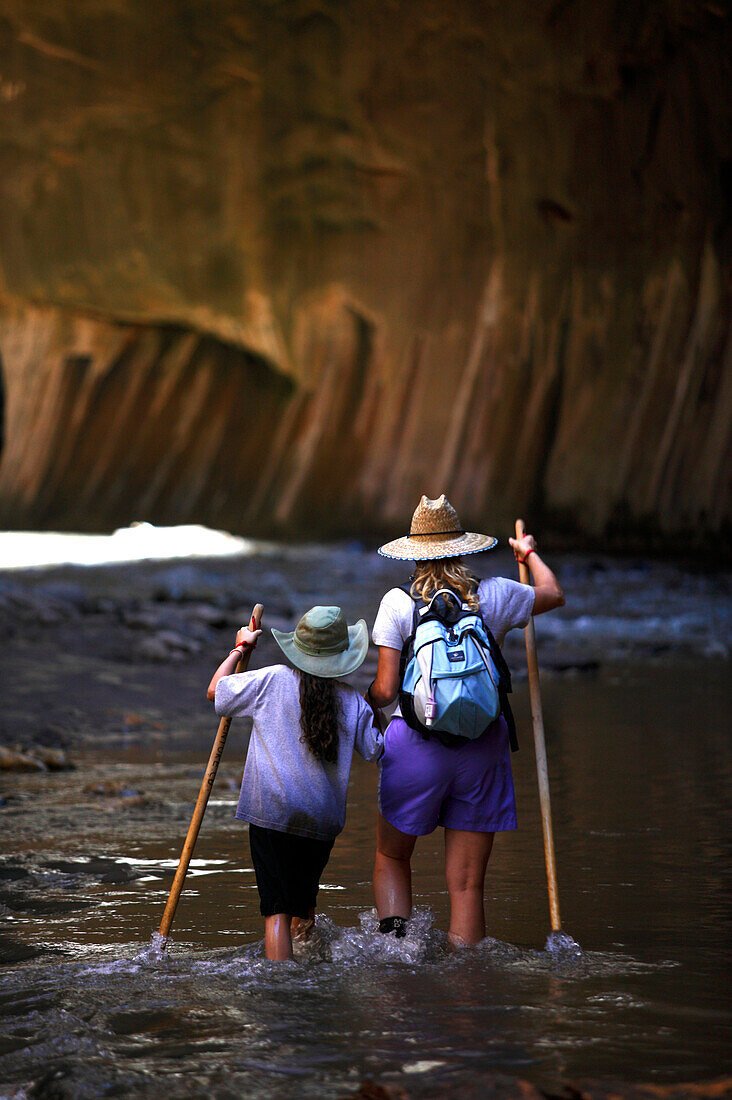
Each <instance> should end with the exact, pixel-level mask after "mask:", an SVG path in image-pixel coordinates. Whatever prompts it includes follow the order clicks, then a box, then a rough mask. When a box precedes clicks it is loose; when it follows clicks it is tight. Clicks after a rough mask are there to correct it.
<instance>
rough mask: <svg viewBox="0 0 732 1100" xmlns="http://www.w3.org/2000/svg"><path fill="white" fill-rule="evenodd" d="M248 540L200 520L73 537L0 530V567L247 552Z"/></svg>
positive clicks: (250, 548) (250, 543)
mask: <svg viewBox="0 0 732 1100" xmlns="http://www.w3.org/2000/svg"><path fill="white" fill-rule="evenodd" d="M257 545H258V544H257V543H255V542H254V541H253V540H251V539H242V538H236V537H235V536H234V535H229V534H228V533H227V532H226V531H212V530H211V529H210V528H208V527H201V526H200V525H199V524H193V523H192V524H185V525H182V526H179V527H154V526H153V524H151V523H133V524H132V525H131V526H130V527H120V528H119V529H118V530H117V531H115V532H114V533H113V534H111V535H75V534H66V533H61V532H56V531H5V532H3V533H1V534H0V569H28V568H33V567H37V566H44V565H105V564H108V563H110V562H130V561H144V560H146V559H147V560H164V559H166V558H194V557H227V556H231V555H233V554H252V553H253V552H254V551H255V549H256V547H257Z"/></svg>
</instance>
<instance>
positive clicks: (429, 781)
mask: <svg viewBox="0 0 732 1100" xmlns="http://www.w3.org/2000/svg"><path fill="white" fill-rule="evenodd" d="M497 541H498V540H497V539H495V538H494V537H493V536H492V535H481V534H478V533H477V532H467V531H464V530H463V528H462V525H461V523H460V520H459V519H458V516H457V513H456V511H455V509H454V508H453V507H452V505H451V504H450V503H449V501H448V500H446V499H445V497H444V495H443V496H441V497H439V498H438V499H437V500H429V499H428V498H427V497H422V500H421V501H420V504H419V506H418V507H417V509H416V511H415V513H414V515H413V517H412V525H411V529H410V533H409V535H408V536H405V537H404V538H401V539H395V540H394V541H393V542H390V543H387V544H386V545H385V546H382V547H381V548H380V550H379V553H380V554H383V555H384V556H385V557H390V558H399V559H404V560H410V559H411V560H413V561H414V562H415V570H414V574H413V577H412V578H411V579H412V585H411V596H412V597H414V598H415V599H421V600H425V601H429V599H430V598H431V596H433V595H434V594H435V592H437V591H438V590H439V589H440V588H450V589H452V590H453V592H455V593H456V594H457V595H458V596H459V597H460V599H461V600H462V602H463V604H465V605H467V606H468V607H470V608H471V609H473V610H474V611H477V612H478V613H479V614H480V615H481V617H482V618H483V621H484V623H485V624H486V626H487V627H488V628H489V629H490V630H491V632H492V633H493V635H494V637H495V639H496V641H497V642H498V644H499V645H502V644H503V639H504V637H505V635H506V633H507V631H509V630H511V629H513V628H514V627H518V626H521V627H523V626H526V624H527V622H528V621H529V616H531V615H539V614H541V613H542V612H544V611H551V610H552V609H553V608H555V607H561V606H562V604H563V603H564V596H563V594H562V590H561V588H560V587H559V584H558V582H557V579H556V577H555V576H554V574H553V573H552V571H551V569H550V568H549V566H548V565H545V563H544V562H543V561H542V560H541V558H540V557H539V554H538V553H537V550H536V542H535V540H534V538H533V537H532V536H531V535H526V536H525V537H524V538H523V539H521V540H516V539H509V542H510V544H511V546H512V547H513V551H514V554H515V555H516V557H517V558H520V559H521V560H522V561H526V562H527V564H528V566H529V568H530V569H531V573H532V576H533V580H534V585H533V586H530V585H524V584H519V583H518V582H517V581H512V580H506V579H504V578H503V577H494V578H489V579H488V580H480V579H479V578H478V577H476V576H475V574H474V573H472V572H471V571H470V570H469V569H467V568H466V567H465V565H463V563H462V560H461V558H462V556H463V555H465V554H477V553H479V552H480V551H482V550H490V549H491V548H492V547H493V546H495V545H496V543H497ZM413 614H414V602H413V599H412V598H410V595H408V594H407V593H406V592H405V591H404V590H403V589H400V588H393V589H391V591H390V592H387V593H386V595H385V596H384V598H383V600H382V601H381V606H380V608H379V613H378V615H377V617H376V622H375V623H374V630H373V640H374V642H375V643H376V645H377V646H378V647H379V664H378V668H377V673H376V679H375V680H374V682H373V683H372V684H371V686H370V688H369V689H368V691H367V692H366V699H367V700H368V701H369V702H370V703H371V704H372V705H373V706H375V707H384V706H387V705H388V704H389V703H390V702H392V701H393V700H394V699H395V698H396V696H397V692H398V691H399V657H400V651H401V648H402V645H403V643H404V641H405V640H406V639H407V638H408V637H409V635H410V634H411V633H412V622H413ZM384 743H385V750H384V756H383V761H382V765H381V779H380V783H379V819H378V826H377V850H376V862H375V866H374V893H375V895H376V905H377V909H378V912H379V917H380V918H381V923H380V931H382V932H385V933H390V932H391V933H393V934H394V935H396V936H403V935H405V924H406V918H408V917H409V916H410V914H411V909H412V878H411V867H410V859H411V855H412V851H413V850H414V844H415V841H416V839H417V837H418V836H424V835H426V834H427V833H431V832H433V831H434V829H435V828H436V827H437V826H438V825H442V826H443V827H444V830H445V876H446V879H447V889H448V893H449V895H450V931H449V938H450V941H451V943H452V944H453V945H454V946H456V947H457V946H463V945H465V944H474V943H477V942H478V941H479V940H481V939H482V938H483V937H484V936H485V913H484V911H483V886H484V882H485V873H486V867H487V864H488V857H489V856H490V853H491V848H492V846H493V837H494V834H495V833H496V832H497V831H499V830H504V829H515V828H516V805H515V801H514V791H513V778H512V775H511V761H510V755H511V754H510V747H509V733H508V727H507V725H506V722H505V720H504V718H503V716H500V717H499V718H497V719H496V721H495V722H493V723H492V725H490V726H489V727H488V729H487V730H486V731H485V732H484V733H483V734H482V735H481V736H480V737H479V738H477V740H475V741H465V742H463V743H460V744H457V745H450V746H447V745H444V744H442V742H441V741H439V740H438V739H437V738H435V737H426V736H423V735H422V734H421V733H418V732H417V731H416V730H412V729H410V728H409V726H408V725H407V724H406V722H405V721H404V719H403V718H402V717H401V714H400V711H399V709H398V708H397V710H396V711H395V713H394V716H393V718H392V721H391V723H390V725H389V727H388V729H387V730H386V733H385V735H384Z"/></svg>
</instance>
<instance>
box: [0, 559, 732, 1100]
mask: <svg viewBox="0 0 732 1100" xmlns="http://www.w3.org/2000/svg"><path fill="white" fill-rule="evenodd" d="M309 553H311V555H313V560H315V558H317V559H318V561H319V563H320V568H321V569H322V563H323V560H324V559H325V560H326V561H327V562H328V563H329V576H330V577H331V578H332V579H333V583H334V584H338V585H340V586H342V590H343V592H344V601H343V602H344V603H347V601H350V603H351V605H352V606H351V608H349V612H350V613H353V612H354V611H356V610H358V612H359V613H364V614H366V615H367V616H368V617H370V618H373V613H374V611H375V605H376V601H377V599H378V593H379V592H380V591H382V590H383V588H384V585H385V583H386V582H387V581H389V580H390V578H391V574H390V573H389V571H388V570H389V568H391V567H389V566H384V565H383V564H377V566H375V567H374V566H372V564H370V563H371V561H372V559H371V558H368V559H367V558H366V557H365V556H362V555H360V554H359V552H358V551H357V550H343V549H340V550H332V551H331V550H316V549H315V548H313V549H311V550H310V551H309ZM260 564H261V568H262V570H263V572H262V577H261V578H260V579H259V582H258V585H259V586H258V589H257V591H258V592H259V591H264V590H265V588H266V584H265V580H264V577H265V576H266V577H268V578H269V579H268V581H267V582H266V583H268V584H270V586H271V589H272V591H271V593H270V594H269V596H268V597H267V594H266V592H265V603H267V599H269V604H270V605H271V606H274V605H275V592H276V590H277V585H278V584H279V586H280V591H281V590H282V589H283V588H284V587H286V588H287V591H288V593H289V598H291V600H292V601H293V603H294V604H295V606H297V607H299V606H300V604H301V603H302V604H303V605H304V606H307V604H308V595H309V592H308V591H307V590H308V588H310V587H311V586H312V587H313V588H314V587H315V585H314V583H313V579H312V572H311V570H310V568H309V565H308V561H307V560H306V561H305V564H303V560H302V558H300V559H296V558H295V557H291V558H287V556H285V557H280V558H278V559H277V561H276V562H272V561H267V562H266V563H260ZM504 564H506V563H504ZM265 566H266V572H265ZM231 568H232V569H233V568H235V566H233V565H232V567H231ZM160 569H161V570H162V569H163V567H162V566H161V567H160ZM506 571H508V566H507V570H506ZM161 575H162V574H161ZM395 576H396V574H395ZM560 576H561V579H562V582H563V584H564V587H565V590H566V593H567V596H568V605H567V607H566V608H565V609H564V610H563V612H562V613H561V614H560V615H558V616H557V617H556V618H554V619H553V618H552V617H551V616H547V617H545V618H544V619H543V620H539V624H538V625H539V631H538V633H539V638H540V646H541V651H540V657H541V659H542V663H543V665H544V667H545V668H546V675H545V678H544V705H545V720H546V726H547V735H548V752H549V763H550V778H551V788H552V797H553V807H554V814H555V832H556V846H557V861H558V870H559V887H560V899H561V905H562V914H563V919H564V925H565V927H566V929H567V931H568V932H569V933H571V935H572V936H573V937H574V938H575V939H576V940H577V941H578V942H579V944H580V945H581V947H582V949H583V951H582V955H581V957H579V958H577V957H573V956H572V955H562V954H561V953H560V954H556V953H550V952H547V951H546V950H544V944H545V941H546V937H547V933H548V931H549V917H548V905H547V899H546V883H545V878H544V870H543V860H542V845H541V833H540V821H539V813H538V799H537V796H536V780H535V770H534V762H533V752H532V749H531V734H530V720H529V715H528V699H527V697H526V690H525V685H524V683H523V682H522V681H521V680H520V678H517V679H518V683H517V691H516V708H515V709H516V713H517V718H518V721H519V728H520V731H522V732H523V735H522V751H521V752H520V753H519V754H518V755H517V756H515V757H514V769H515V777H516V785H517V796H518V805H519V829H518V831H517V832H516V833H513V834H504V835H502V836H499V837H498V839H497V841H496V846H495V851H494V855H493V857H492V859H491V863H490V867H489V872H488V880H487V886H486V902H487V912H488V929H489V937H488V939H486V940H485V941H484V942H483V943H482V944H481V945H480V946H479V947H478V948H476V949H475V950H470V951H465V952H461V953H457V954H455V953H451V952H450V951H449V950H448V949H447V945H446V940H445V929H446V927H447V895H446V892H445V886H444V882H443V877H442V855H441V844H442V837H441V834H440V833H435V834H434V835H433V836H431V837H426V838H424V839H422V840H420V841H419V842H418V846H417V851H416V855H415V860H414V871H415V894H416V899H415V900H416V905H417V909H416V913H415V916H414V918H413V920H412V922H411V923H410V928H409V935H408V936H407V938H406V939H405V940H403V941H392V940H386V939H384V938H383V937H379V936H378V934H377V933H376V931H375V919H374V915H373V911H372V909H371V886H370V868H371V860H372V854H373V837H374V805H375V787H376V772H375V769H374V768H372V767H370V766H369V765H366V764H364V763H363V762H362V761H358V762H357V765H356V767H355V768H354V773H353V779H352V786H351V792H350V801H349V811H348V822H347V826H346V830H345V832H344V834H343V835H342V836H341V838H340V839H339V840H338V842H337V844H336V847H335V849H334V853H333V857H332V859H331V862H330V864H329V866H328V868H327V870H326V872H325V877H324V882H323V890H322V893H321V895H320V906H321V914H320V916H319V918H318V926H317V933H318V934H317V940H316V943H315V944H314V945H313V947H312V948H311V949H309V951H308V953H307V955H305V956H304V957H302V958H300V959H298V960H296V961H294V962H293V963H288V964H273V963H269V962H267V961H266V960H265V959H264V958H263V955H262V946H261V936H262V927H261V919H260V917H259V914H258V899H257V894H256V888H255V884H254V875H253V872H252V870H251V864H250V861H249V854H248V845H247V838H246V833H245V829H244V828H243V827H242V826H241V824H240V823H238V822H236V821H235V820H234V819H233V811H234V806H235V801H236V789H237V785H238V780H239V777H240V774H241V763H242V758H243V752H244V744H245V737H244V733H243V731H242V729H241V726H239V727H237V725H236V724H235V725H234V726H233V727H232V732H231V734H230V740H229V744H228V745H227V749H226V753H225V756H224V762H223V764H222V767H221V771H220V777H219V780H218V782H217V785H216V788H215V790H214V794H213V796H212V801H211V804H210V806H209V810H208V812H207V815H206V818H205V821H204V826H203V831H202V834H201V837H200V840H199V843H198V846H197V849H196V859H195V861H194V864H193V866H192V869H191V873H190V875H189V878H188V880H187V883H186V888H185V891H184V893H183V896H182V900H181V903H180V906H179V910H178V914H177V916H176V921H175V924H174V927H173V935H172V938H171V941H170V944H169V950H168V952H167V953H163V954H161V953H160V952H159V951H156V950H154V947H151V935H152V933H153V930H154V929H155V928H156V927H157V925H158V923H159V920H160V916H161V912H162V908H163V905H164V902H165V899H166V897H167V893H168V889H169V886H170V881H171V879H172V874H173V870H174V868H175V866H176V864H177V858H178V854H179V850H180V845H181V842H182V838H183V836H184V835H185V831H186V828H187V823H188V820H189V818H190V812H191V808H192V803H193V800H194V799H195V796H196V794H197V790H198V785H199V782H200V776H201V771H202V765H203V762H204V760H205V756H206V748H205V745H204V744H203V742H202V743H201V745H199V744H196V745H192V744H190V743H185V741H184V740H177V739H171V742H170V744H165V745H162V746H161V742H160V739H159V738H158V740H157V741H153V740H152V739H151V740H150V741H149V743H144V742H141V741H138V742H136V743H135V744H133V745H128V746H125V745H124V744H121V743H120V744H118V745H116V746H115V747H113V748H112V749H110V748H109V746H107V747H105V749H104V751H102V748H101V747H99V746H95V745H93V744H91V743H90V744H88V745H86V746H85V747H84V748H83V749H79V750H78V751H77V754H76V759H77V763H78V764H79V768H78V770H77V771H74V772H65V773H56V774H50V773H41V772H39V773H34V774H23V775H18V776H16V777H14V778H13V779H12V783H11V785H10V784H9V783H5V784H4V786H3V791H4V792H5V793H6V795H7V798H6V803H5V805H4V806H3V807H2V810H1V811H0V828H2V834H1V836H0V852H1V853H2V855H1V856H0V904H1V906H2V907H1V908H0V945H3V944H4V945H5V947H6V951H5V956H4V957H5V958H6V959H7V960H9V961H7V962H6V965H5V966H3V967H2V968H1V969H0V975H1V976H2V986H1V988H0V1085H1V1086H2V1087H1V1088H0V1095H3V1096H5V1095H8V1096H16V1097H21V1096H26V1095H27V1096H30V1095H34V1096H35V1095H39V1096H41V1095H49V1096H50V1095H52V1096H69V1097H92V1096H100V1095H134V1096H153V1095H156V1094H159V1092H160V1089H161V1087H162V1088H164V1089H165V1091H166V1093H167V1094H168V1095H169V1096H171V1097H175V1096H190V1095H210V1096H220V1097H226V1096H243V1095H246V1096H252V1097H270V1096H277V1097H280V1096H281V1097H295V1096H297V1097H305V1096H307V1097H340V1096H346V1095H348V1094H349V1093H352V1092H353V1091H354V1090H355V1088H356V1087H357V1085H358V1083H359V1082H360V1081H361V1080H362V1079H364V1078H367V1077H369V1078H374V1079H376V1080H378V1081H380V1082H382V1083H384V1084H391V1085H399V1086H400V1087H402V1088H403V1089H405V1090H406V1091H407V1093H408V1095H410V1096H415V1097H417V1096H419V1097H440V1096H444V1095H446V1094H447V1093H448V1092H452V1093H453V1094H454V1095H456V1096H466V1097H468V1096H476V1097H477V1096H482V1095H485V1094H486V1093H487V1092H488V1091H489V1089H490V1088H491V1087H492V1083H493V1082H494V1079H495V1076H496V1074H499V1075H500V1074H503V1075H508V1076H509V1077H520V1078H524V1079H528V1080H530V1081H533V1082H534V1083H536V1084H538V1085H540V1086H542V1087H545V1088H548V1089H551V1088H556V1087H557V1086H558V1085H559V1083H560V1082H562V1081H566V1080H576V1079H580V1078H585V1077H592V1078H598V1077H616V1078H618V1077H619V1078H624V1079H628V1080H656V1081H678V1080H689V1079H699V1078H703V1077H710V1076H713V1075H715V1074H719V1073H724V1072H729V1071H730V1070H731V1069H732V1065H731V1063H732V1058H731V1057H730V1054H729V1050H730V1042H729V1040H730V1011H729V1002H728V979H729V969H728V967H729V953H728V952H729V948H728V944H729V931H730V927H729V924H730V921H729V907H728V900H729V899H728V894H727V893H726V890H725V886H726V883H725V874H726V873H727V872H728V869H729V863H728V862H727V861H728V856H729V834H730V817H731V816H732V815H731V814H730V805H729V799H728V792H729V789H730V778H731V774H732V753H731V751H730V743H729V734H728V722H727V720H726V715H727V712H728V709H729V703H730V699H729V689H728V678H727V676H728V664H727V661H726V647H727V646H728V644H729V604H728V600H727V589H726V586H725V585H724V583H723V580H722V579H720V578H706V577H702V576H698V575H692V574H689V573H685V572H683V571H682V570H680V569H677V568H675V567H671V566H657V567H650V568H649V567H646V566H640V565H632V564H628V563H617V562H611V561H601V562H599V561H594V562H593V561H592V560H590V559H579V558H566V559H563V561H562V562H561V563H560ZM278 578H279V579H278ZM39 583H40V582H39ZM95 583H99V582H95ZM156 583H157V581H156ZM520 641H521V639H520V636H519V637H518V638H517V639H515V640H514V641H512V643H511V645H510V646H509V649H510V651H511V654H512V663H513V665H514V667H517V666H520V663H521V655H520ZM160 736H163V735H160ZM111 779H113V780H114V782H115V783H116V784H117V791H118V797H116V798H114V799H109V798H105V797H101V796H99V795H98V794H95V793H94V791H95V790H97V789H102V788H103V786H104V784H105V783H109V782H110V780H111ZM24 947H25V948H26V949H27V950H26V954H28V955H30V953H31V951H32V950H35V951H38V952H40V953H39V954H36V955H35V956H34V957H27V958H25V959H23V958H21V957H20V956H21V955H22V954H23V948H24ZM33 1090H35V1091H33Z"/></svg>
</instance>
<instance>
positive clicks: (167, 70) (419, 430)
mask: <svg viewBox="0 0 732 1100" xmlns="http://www.w3.org/2000/svg"><path fill="white" fill-rule="evenodd" d="M725 10H726V9H725V8H724V6H723V5H721V4H720V5H717V4H715V3H711V2H702V0H688V2H687V3H684V4H678V3H671V0H668V2H665V0H640V2H639V3H636V4H633V5H627V4H623V3H617V4H613V3H610V4H608V3H607V2H605V0H583V2H582V3H579V2H573V0H569V2H566V0H552V2H549V0H517V2H515V3H511V4H506V3H500V4H499V3H493V2H488V3H486V2H485V0H481V2H478V0H425V2H424V3H420V4H400V3H396V2H395V0H248V2H244V3H242V2H241V0H208V2H205V3H200V2H197V0H196V2H194V0H158V3H156V4H155V5H144V6H142V7H141V6H140V5H139V4H138V3H136V2H134V0H76V2H75V3H74V4H68V3H64V2H62V0H41V2H38V3H32V4H30V3H27V2H24V0H0V151H1V154H2V163H3V170H2V173H1V174H0V358H1V367H2V377H3V382H4V390H5V446H4V454H3V459H2V464H1V465H0V515H1V516H2V520H3V522H5V523H6V524H12V525H42V526H56V527H79V528H95V527H108V526H111V525H115V524H123V523H127V522H130V521H131V520H135V519H148V520H151V521H153V522H183V521H188V520H198V521H203V522H207V523H211V524H215V525H219V526H226V527H228V528H230V529H232V530H235V531H242V532H248V533H251V532H252V531H254V530H256V531H261V532H262V533H270V534H271V533H277V532H279V533H303V532H304V533H307V534H309V535H315V534H328V533H344V532H361V531H365V530H369V531H371V532H374V531H383V532H384V533H386V532H388V531H396V530H397V529H399V530H401V528H402V527H403V526H404V523H405V522H406V521H407V520H408V517H409V515H410V514H411V511H412V509H413V507H414V505H415V503H416V501H417V499H418V498H419V495H420V493H422V492H426V493H428V494H429V495H433V496H436V495H438V494H439V493H440V492H442V491H446V492H447V493H448V494H449V495H450V497H451V499H452V500H453V502H454V503H455V505H456V507H457V508H458V510H459V512H460V514H461V516H462V518H463V520H464V522H465V523H466V524H468V525H470V526H475V527H483V528H486V527H488V528H489V529H490V530H497V532H498V533H499V534H504V535H505V534H506V533H507V531H506V526H507V525H508V524H510V523H511V521H512V518H513V516H515V515H516V514H517V512H518V511H522V512H524V511H525V512H526V513H527V517H528V518H530V520H531V522H532V525H533V526H536V525H540V526H543V527H544V528H547V527H553V528H554V529H556V530H563V531H566V532H569V533H576V534H579V535H584V536H588V537H595V538H607V537H608V536H612V537H614V538H615V539H616V540H617V541H619V542H626V543H627V542H628V541H631V540H634V539H638V538H646V537H647V536H648V535H649V533H652V535H653V537H654V538H656V539H660V540H662V541H663V540H666V542H667V543H669V544H676V543H678V540H679V537H680V536H683V537H684V538H685V539H687V538H688V537H690V536H691V537H693V538H695V539H697V538H703V539H709V538H711V537H713V536H714V534H715V532H719V531H721V530H723V529H724V527H725V525H726V524H728V522H729V514H730V481H729V478H730V475H729V470H730V463H729V458H730V423H731V421H732V417H731V416H730V414H731V413H732V340H731V339H730V327H729V274H730V270H729V268H730V265H729V228H730V226H729V206H728V201H729V198H728V187H729V182H730V179H729V165H730V163H731V162H732V149H731V146H732V139H731V137H730V118H729V110H728V106H727V103H726V100H725V89H726V87H728V84H727V77H728V73H727V72H726V70H725V65H726V64H727V61H726V59H727V58H728V57H729V55H730V45H731V44H732V43H731V41H730V40H731V38H732V35H731V34H730V21H729V19H728V18H727V17H726V15H725Z"/></svg>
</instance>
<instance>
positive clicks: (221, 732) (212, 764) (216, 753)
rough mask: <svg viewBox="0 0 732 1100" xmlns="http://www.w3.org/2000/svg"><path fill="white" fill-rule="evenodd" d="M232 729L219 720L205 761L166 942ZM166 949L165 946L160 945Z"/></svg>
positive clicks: (255, 625)
mask: <svg viewBox="0 0 732 1100" xmlns="http://www.w3.org/2000/svg"><path fill="white" fill-rule="evenodd" d="M263 612H264V608H263V607H262V605H261V603H258V604H257V605H256V607H255V608H254V610H253V611H252V618H251V622H250V624H249V626H250V629H251V630H259V624H260V623H261V621H262V614H263ZM251 652H252V651H251V649H245V650H244V652H243V654H242V656H241V660H240V661H239V664H238V665H237V666H236V671H237V672H246V668H247V665H248V664H249V657H250V656H251ZM230 725H231V718H222V719H221V721H220V722H219V728H218V732H217V734H216V740H215V741H214V743H213V748H212V749H211V755H210V756H209V758H208V765H207V766H206V774H205V775H204V777H203V782H202V783H201V790H200V791H199V793H198V801H197V802H196V808H195V809H194V811H193V817H192V818H191V824H190V826H189V827H188V835H187V836H186V840H185V844H184V845H183V851H182V852H181V856H180V862H179V863H178V870H177V871H176V872H175V878H174V879H173V885H172V887H171V889H170V897H169V898H168V902H167V904H166V906H165V912H164V913H163V919H162V921H161V922H160V929H159V933H158V934H159V935H160V936H162V938H163V940H167V938H168V933H169V932H170V926H171V924H172V923H173V917H174V916H175V910H176V907H177V905H178V898H179V897H180V892H181V890H182V889H183V882H184V880H185V877H186V873H187V871H188V864H189V863H190V862H191V856H192V855H193V849H194V847H195V844H196V840H197V838H198V831H199V829H200V828H201V822H202V821H203V815H204V814H205V812H206V806H207V805H208V800H209V796H210V794H211V788H212V787H213V785H214V780H215V779H216V772H217V771H218V769H219V763H220V761H221V754H222V753H223V751H224V744H225V743H226V737H227V734H228V732H229V726H230ZM162 946H163V947H165V943H163V944H162Z"/></svg>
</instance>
